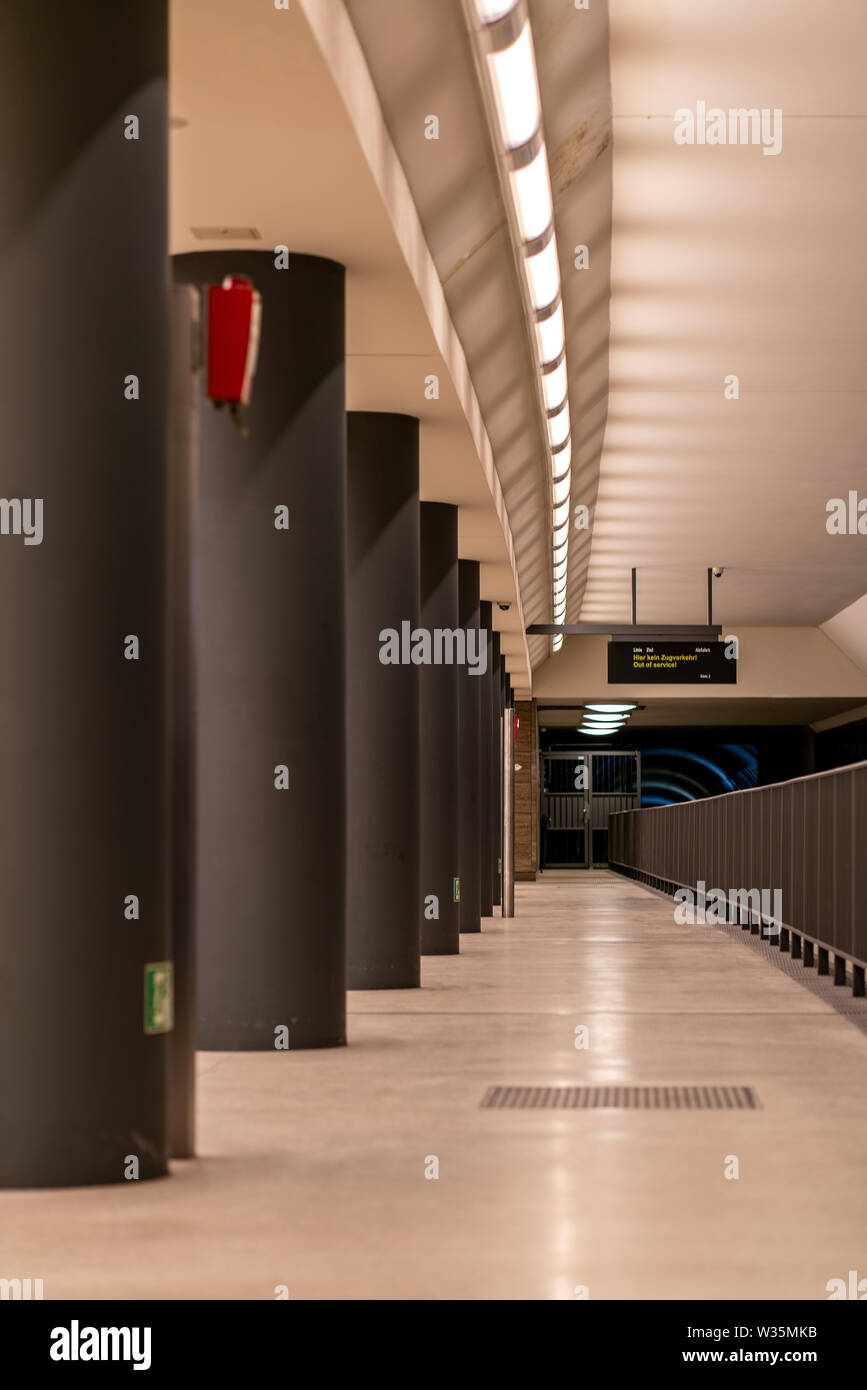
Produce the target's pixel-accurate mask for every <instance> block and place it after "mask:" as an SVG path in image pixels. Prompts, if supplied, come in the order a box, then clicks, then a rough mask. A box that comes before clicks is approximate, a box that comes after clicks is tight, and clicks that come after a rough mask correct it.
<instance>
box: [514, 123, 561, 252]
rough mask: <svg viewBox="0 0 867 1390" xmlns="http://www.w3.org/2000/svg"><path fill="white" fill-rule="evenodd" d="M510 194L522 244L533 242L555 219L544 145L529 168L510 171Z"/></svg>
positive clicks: (527, 166) (526, 166) (525, 166)
mask: <svg viewBox="0 0 867 1390" xmlns="http://www.w3.org/2000/svg"><path fill="white" fill-rule="evenodd" d="M509 191H510V193H511V195H512V202H513V204H514V207H515V215H516V217H517V219H518V227H519V229H520V232H521V239H522V241H535V240H536V238H537V237H540V236H541V235H542V233H543V232H546V231H547V230H548V228H549V227H550V225H551V222H552V220H553V217H554V205H553V203H552V201H551V180H550V178H549V177H548V156H547V155H546V153H545V146H544V145H543V146H542V148H541V149H540V151H539V153H538V154H537V155H536V158H535V159H534V160H533V161H532V163H531V164H525V165H524V167H523V168H522V169H513V170H511V171H510V173H509Z"/></svg>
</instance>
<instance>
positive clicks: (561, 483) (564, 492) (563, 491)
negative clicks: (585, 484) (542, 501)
mask: <svg viewBox="0 0 867 1390" xmlns="http://www.w3.org/2000/svg"><path fill="white" fill-rule="evenodd" d="M571 490H572V474H571V472H569V473H565V474H564V475H563V477H562V478H558V479H557V481H556V482H555V483H554V485H553V486H552V488H551V495H552V497H553V498H554V506H555V507H559V506H560V503H561V502H565V501H566V498H567V497H568V496H569V493H570V492H571Z"/></svg>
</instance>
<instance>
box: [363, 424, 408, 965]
mask: <svg viewBox="0 0 867 1390" xmlns="http://www.w3.org/2000/svg"><path fill="white" fill-rule="evenodd" d="M347 449H348V460H347V462H348V481H347V640H346V652H347V690H348V696H347V707H346V732H347V766H346V772H347V807H348V830H347V833H348V841H347V906H346V929H347V952H348V958H347V984H348V986H349V988H350V989H409V988H411V987H413V986H415V985H418V983H419V967H420V960H419V952H420V944H421V942H420V930H419V908H418V905H419V901H420V888H419V883H420V880H419V751H418V737H417V729H418V721H419V668H418V666H415V665H414V664H413V663H412V662H411V661H410V660H409V656H410V643H409V640H408V637H407V636H406V632H407V628H408V629H409V631H411V630H412V629H414V628H416V627H417V626H418V621H419V501H418V421H417V420H414V419H411V418H410V417H409V416H408V415H378V414H373V413H366V412H352V413H351V414H349V415H348V416H347ZM404 625H405V626H404ZM402 639H403V640H402Z"/></svg>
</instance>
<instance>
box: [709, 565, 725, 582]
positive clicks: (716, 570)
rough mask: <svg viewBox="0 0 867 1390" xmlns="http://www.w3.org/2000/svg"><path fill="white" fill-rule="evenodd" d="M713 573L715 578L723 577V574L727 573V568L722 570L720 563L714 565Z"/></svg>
mask: <svg viewBox="0 0 867 1390" xmlns="http://www.w3.org/2000/svg"><path fill="white" fill-rule="evenodd" d="M711 574H712V575H713V577H714V579H722V577H723V575H724V574H725V570H721V569H720V568H719V566H718V565H714V567H713V569H712V570H711Z"/></svg>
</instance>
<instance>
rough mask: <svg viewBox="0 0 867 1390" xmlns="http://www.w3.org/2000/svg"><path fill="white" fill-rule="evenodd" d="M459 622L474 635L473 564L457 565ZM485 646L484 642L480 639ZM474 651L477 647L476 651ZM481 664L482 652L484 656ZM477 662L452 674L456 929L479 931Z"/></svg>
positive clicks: (475, 567)
mask: <svg viewBox="0 0 867 1390" xmlns="http://www.w3.org/2000/svg"><path fill="white" fill-rule="evenodd" d="M458 587H459V595H458V603H459V617H458V620H459V623H460V626H461V627H462V628H463V630H464V631H465V632H467V631H472V632H475V633H478V631H479V563H478V561H477V560H460V561H459V562H458ZM485 640H486V641H487V639H485ZM475 650H476V652H477V653H478V652H479V647H478V646H476V648H475ZM485 659H487V652H485ZM480 670H481V663H480V664H479V666H478V667H477V668H476V670H475V674H473V668H472V667H471V666H470V665H469V663H467V665H466V666H464V667H462V668H461V670H460V671H459V673H458V687H459V700H460V716H459V743H458V788H459V798H460V800H459V806H458V865H459V869H460V880H461V901H460V911H459V918H460V928H461V931H462V932H476V931H481V929H482V922H481V915H480V906H481V885H480V873H479V766H480V762H479V713H480V710H481V694H482V690H483V689H484V677H483V676H482V675H480V674H479V671H480Z"/></svg>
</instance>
